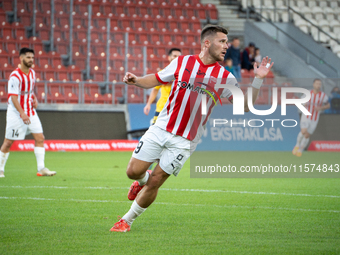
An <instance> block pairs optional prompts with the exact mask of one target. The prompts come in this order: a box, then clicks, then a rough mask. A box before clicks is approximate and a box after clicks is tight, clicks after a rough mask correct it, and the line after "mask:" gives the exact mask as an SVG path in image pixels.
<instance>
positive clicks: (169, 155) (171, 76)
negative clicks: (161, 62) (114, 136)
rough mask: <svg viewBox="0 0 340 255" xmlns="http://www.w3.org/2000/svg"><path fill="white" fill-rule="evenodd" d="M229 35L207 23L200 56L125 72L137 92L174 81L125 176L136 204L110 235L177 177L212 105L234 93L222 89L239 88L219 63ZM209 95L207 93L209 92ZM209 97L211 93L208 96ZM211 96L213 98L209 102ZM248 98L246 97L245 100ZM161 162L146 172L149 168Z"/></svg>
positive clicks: (266, 65)
mask: <svg viewBox="0 0 340 255" xmlns="http://www.w3.org/2000/svg"><path fill="white" fill-rule="evenodd" d="M227 34H228V31H227V30H226V29H225V28H223V27H221V26H217V25H208V26H206V27H205V28H203V30H202V32H201V49H202V51H201V53H200V54H199V55H192V56H190V55H188V56H179V57H178V58H176V59H174V60H173V61H172V62H171V63H170V64H169V65H168V66H167V67H166V68H165V69H163V70H161V71H160V72H158V73H156V74H150V75H146V76H144V77H137V76H135V75H134V74H132V73H129V72H127V73H126V75H125V77H124V82H125V83H127V84H129V85H135V86H138V87H141V88H145V89H148V88H152V87H155V86H159V85H161V84H164V85H165V84H168V83H169V82H171V81H173V82H172V86H171V91H170V96H169V98H168V100H167V102H166V104H165V106H164V108H163V109H162V111H161V113H160V114H159V116H158V119H157V121H156V123H155V125H152V126H151V127H150V128H149V129H148V131H146V133H145V134H144V136H143V137H142V138H141V139H140V142H139V144H138V146H137V147H136V149H135V151H134V152H133V154H132V157H131V159H130V162H129V164H128V167H127V170H126V173H127V176H128V177H129V178H130V179H133V180H136V181H135V182H133V183H132V185H131V188H130V190H129V193H128V198H129V199H130V200H134V202H133V203H132V205H131V208H130V210H129V211H128V212H127V213H126V214H125V215H124V216H123V217H122V218H121V219H120V220H119V221H118V222H116V223H115V224H114V226H113V227H112V228H111V231H115V232H126V231H130V226H131V225H132V223H133V221H134V220H135V219H136V218H137V217H138V216H139V215H141V214H142V213H143V212H144V211H145V210H146V209H147V207H149V206H150V205H151V204H152V203H153V202H154V200H155V199H156V196H157V193H158V189H159V187H160V186H161V185H162V184H163V183H164V182H165V181H166V180H167V178H168V177H169V176H170V175H171V174H173V175H174V176H177V175H178V173H179V171H180V170H181V168H182V167H183V165H184V163H185V161H186V160H187V159H188V158H189V157H190V155H191V154H192V153H193V151H194V150H195V148H196V146H197V144H198V142H199V140H200V138H201V136H202V134H203V132H204V129H205V124H206V123H207V121H208V118H209V115H210V114H211V111H212V109H213V107H214V106H215V101H216V100H219V99H220V97H226V98H228V99H229V100H230V101H231V102H232V101H233V100H232V93H231V91H230V90H229V89H228V88H227V87H225V88H216V90H217V91H216V90H215V85H216V82H217V81H220V82H221V84H222V85H230V86H233V87H234V86H235V87H238V85H237V81H236V79H235V77H234V75H232V74H231V73H230V72H228V71H227V70H225V68H224V67H223V66H221V65H220V64H218V61H223V59H224V56H225V54H226V52H227V49H228V37H227ZM270 61H271V60H270V59H269V60H268V57H267V58H264V59H263V61H262V63H261V65H260V67H259V68H257V66H254V73H255V77H256V78H255V79H254V82H253V84H252V86H253V90H252V100H253V102H254V101H255V100H256V98H257V96H258V93H259V89H260V86H261V85H262V81H263V78H264V77H265V76H266V75H267V74H268V72H269V70H270V68H271V67H272V66H273V63H272V64H270ZM207 91H208V92H209V93H208V92H207ZM203 93H206V94H209V95H211V97H209V99H208V97H207V98H206V99H207V100H206V108H207V114H206V115H204V114H202V109H201V107H202V105H201V103H202V94H203ZM212 93H213V94H212ZM212 97H213V98H212ZM245 99H247V96H246V97H245ZM244 109H245V111H249V108H248V101H247V100H245V101H244ZM158 159H159V163H158V164H157V165H156V167H155V169H154V170H153V171H152V173H150V172H149V171H147V169H148V167H149V166H150V165H151V164H152V163H153V162H155V161H156V160H158Z"/></svg>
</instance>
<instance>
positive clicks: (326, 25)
mask: <svg viewBox="0 0 340 255" xmlns="http://www.w3.org/2000/svg"><path fill="white" fill-rule="evenodd" d="M318 25H319V27H320V28H321V29H322V30H324V31H325V32H330V31H331V29H330V27H329V22H328V21H327V20H320V21H319V24H318Z"/></svg>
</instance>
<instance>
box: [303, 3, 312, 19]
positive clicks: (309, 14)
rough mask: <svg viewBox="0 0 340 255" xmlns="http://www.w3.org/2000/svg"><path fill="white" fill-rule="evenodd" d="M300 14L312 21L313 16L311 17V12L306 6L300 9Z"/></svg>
mask: <svg viewBox="0 0 340 255" xmlns="http://www.w3.org/2000/svg"><path fill="white" fill-rule="evenodd" d="M300 12H301V13H303V15H304V16H305V18H306V19H312V18H313V16H312V14H313V12H312V10H311V9H310V8H309V7H307V6H304V7H301V9H300Z"/></svg>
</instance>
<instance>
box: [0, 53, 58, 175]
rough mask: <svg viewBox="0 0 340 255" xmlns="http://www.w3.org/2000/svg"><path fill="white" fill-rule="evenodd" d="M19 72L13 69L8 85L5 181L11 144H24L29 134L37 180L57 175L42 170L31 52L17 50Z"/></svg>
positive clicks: (0, 156) (1, 153)
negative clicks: (30, 135) (32, 142)
mask: <svg viewBox="0 0 340 255" xmlns="http://www.w3.org/2000/svg"><path fill="white" fill-rule="evenodd" d="M19 56H20V68H17V69H15V70H14V71H13V72H12V73H11V75H10V77H9V81H8V107H7V115H6V134H5V140H4V142H3V144H2V146H1V149H0V177H5V175H4V172H5V164H6V161H7V159H8V156H9V150H10V148H11V146H12V144H13V142H14V140H24V139H25V136H26V134H29V133H32V136H33V138H34V140H35V148H34V154H35V157H36V159H37V165H38V172H37V176H52V175H55V174H56V172H54V171H50V170H48V169H47V168H46V167H45V148H44V135H43V129H42V126H41V122H40V119H39V117H38V114H37V112H36V110H35V109H36V108H37V106H38V101H37V98H36V97H35V95H34V93H33V90H34V86H35V80H36V76H35V72H34V70H33V69H32V68H31V66H32V65H33V62H34V51H33V50H32V49H28V48H22V49H20V53H19Z"/></svg>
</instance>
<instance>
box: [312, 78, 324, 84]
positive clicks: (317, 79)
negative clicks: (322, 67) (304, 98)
mask: <svg viewBox="0 0 340 255" xmlns="http://www.w3.org/2000/svg"><path fill="white" fill-rule="evenodd" d="M316 81H320V82H321V83H322V81H321V79H319V78H316V79H314V81H313V84H314V82H316Z"/></svg>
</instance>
